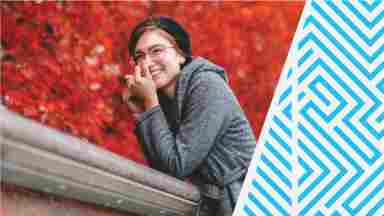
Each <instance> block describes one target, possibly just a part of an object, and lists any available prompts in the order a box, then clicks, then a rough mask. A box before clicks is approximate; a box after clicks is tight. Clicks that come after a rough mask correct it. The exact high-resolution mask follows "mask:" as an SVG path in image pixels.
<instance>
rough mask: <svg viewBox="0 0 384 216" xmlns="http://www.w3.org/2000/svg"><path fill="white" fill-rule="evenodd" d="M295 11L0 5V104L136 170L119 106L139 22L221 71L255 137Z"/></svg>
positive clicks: (293, 5)
mask: <svg viewBox="0 0 384 216" xmlns="http://www.w3.org/2000/svg"><path fill="white" fill-rule="evenodd" d="M303 4H304V3H303V2H244V3H242V2H217V1H214V2H146V1H142V2H103V1H100V2H98V1H93V2H70V1H58V2H54V1H49V2H42V3H37V2H34V1H30V2H4V3H1V6H0V7H1V26H2V28H1V49H2V52H3V53H4V54H3V57H2V63H1V71H2V77H1V78H2V84H3V88H2V89H1V95H2V102H3V103H4V104H5V105H6V106H7V107H8V108H9V109H10V110H13V111H16V112H18V113H20V114H22V115H24V116H27V117H29V118H32V119H35V120H37V121H40V122H41V123H43V124H45V125H48V126H50V127H53V128H57V129H60V130H62V131H65V132H67V133H70V134H73V135H75V136H78V137H80V138H83V139H86V140H88V141H90V142H92V143H95V144H96V145H99V146H101V147H103V148H106V149H108V150H110V151H113V152H115V153H118V154H120V155H122V156H125V157H127V158H130V159H132V160H135V161H137V162H140V163H143V164H146V161H145V160H144V157H143V154H142V152H141V149H140V146H139V145H138V143H137V141H136V139H135V137H134V135H133V133H132V131H133V127H134V126H133V121H132V119H131V116H130V114H129V112H128V110H127V108H126V106H125V105H124V104H123V103H122V101H121V96H120V94H121V90H122V89H123V88H124V83H123V82H122V81H121V80H122V77H123V75H124V74H125V73H127V72H128V71H129V70H130V68H129V65H128V64H127V56H126V52H127V41H128V37H129V34H130V31H131V29H132V27H133V26H134V25H135V24H136V23H137V22H138V21H140V20H142V19H143V18H145V17H146V16H147V15H150V14H153V15H166V16H171V17H174V18H175V19H176V20H178V21H179V22H180V23H181V24H182V25H184V26H185V27H186V29H187V30H188V31H189V32H190V34H191V37H192V45H193V50H194V53H195V55H200V56H204V57H207V58H209V59H211V60H212V61H214V62H216V63H218V64H220V65H222V66H223V67H224V68H226V69H227V71H228V73H229V77H230V84H231V86H232V87H233V89H234V91H235V93H236V95H237V96H238V98H239V100H240V103H241V104H242V106H243V108H244V110H245V112H246V114H247V116H248V117H249V119H250V121H251V124H252V126H253V129H254V131H255V134H256V135H258V134H259V133H260V129H261V126H262V123H263V121H264V118H265V114H266V112H267V109H268V107H269V103H270V101H271V98H272V95H273V91H274V88H275V86H276V84H277V80H278V77H279V74H280V71H281V70H282V66H283V63H284V61H285V58H286V56H287V52H288V48H289V46H290V42H291V40H292V37H293V33H294V31H295V29H296V25H297V22H298V18H299V15H300V12H301V10H302V8H303Z"/></svg>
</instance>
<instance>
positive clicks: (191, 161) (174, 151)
mask: <svg viewBox="0 0 384 216" xmlns="http://www.w3.org/2000/svg"><path fill="white" fill-rule="evenodd" d="M159 100H160V106H157V107H154V108H152V109H151V110H148V111H146V112H144V113H143V114H142V115H141V116H140V118H139V119H138V121H137V127H136V130H135V133H136V136H137V137H138V139H139V141H140V143H141V144H142V145H143V149H144V154H145V156H146V158H147V160H148V161H149V163H150V165H151V167H153V168H155V169H158V170H160V171H163V172H166V173H168V174H170V175H173V176H175V177H177V178H184V177H190V178H191V180H192V182H193V183H194V184H196V185H197V186H198V187H200V188H202V187H203V186H204V184H213V185H217V186H218V187H219V188H220V190H221V192H222V193H223V197H222V199H221V200H220V204H219V207H218V208H219V209H218V211H217V215H221V216H222V215H231V214H232V210H233V208H234V205H235V203H236V200H237V198H238V195H239V193H240V189H241V185H242V182H243V179H244V175H245V173H246V171H247V167H248V165H249V162H250V160H251V158H252V155H253V150H254V148H255V145H256V141H255V137H254V135H253V132H252V128H251V126H250V124H249V122H248V120H247V119H246V117H245V114H244V112H243V111H242V109H241V107H240V105H239V103H238V101H237V99H236V97H235V95H234V94H233V92H232V90H231V89H230V87H229V85H228V83H227V78H226V75H225V71H224V69H223V68H221V67H219V66H217V65H215V64H213V63H211V62H209V61H208V60H206V59H204V58H201V57H196V58H194V59H193V60H192V62H190V63H189V64H187V65H186V66H185V67H184V68H183V69H182V71H181V74H180V77H179V78H178V80H177V83H176V94H175V98H174V99H170V98H168V97H166V96H164V95H162V94H160V93H159Z"/></svg>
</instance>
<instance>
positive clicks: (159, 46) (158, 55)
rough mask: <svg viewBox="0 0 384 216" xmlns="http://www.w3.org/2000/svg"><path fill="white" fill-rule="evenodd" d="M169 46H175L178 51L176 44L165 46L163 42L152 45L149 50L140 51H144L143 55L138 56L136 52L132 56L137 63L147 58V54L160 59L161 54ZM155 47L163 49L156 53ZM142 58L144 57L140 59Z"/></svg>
mask: <svg viewBox="0 0 384 216" xmlns="http://www.w3.org/2000/svg"><path fill="white" fill-rule="evenodd" d="M168 48H173V49H175V50H176V51H177V49H176V47H175V46H163V45H161V44H155V45H153V46H152V47H150V48H149V49H148V51H147V52H143V51H140V53H142V56H136V54H134V55H133V56H132V58H133V60H134V62H135V63H136V64H137V63H139V62H141V61H144V60H145V59H146V56H147V55H148V56H149V57H151V59H159V58H161V56H162V55H163V54H164V53H165V51H166V49H168ZM155 49H161V50H159V53H154V50H155ZM140 55H141V54H140ZM140 59H142V60H140Z"/></svg>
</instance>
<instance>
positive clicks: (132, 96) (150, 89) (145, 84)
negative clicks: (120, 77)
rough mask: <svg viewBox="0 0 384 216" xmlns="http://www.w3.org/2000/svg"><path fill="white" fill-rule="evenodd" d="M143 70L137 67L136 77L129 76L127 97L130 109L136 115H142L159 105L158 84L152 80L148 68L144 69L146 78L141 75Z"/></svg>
mask: <svg viewBox="0 0 384 216" xmlns="http://www.w3.org/2000/svg"><path fill="white" fill-rule="evenodd" d="M141 71H142V69H141V68H140V67H139V66H136V67H135V73H134V75H127V76H126V78H127V86H128V89H127V90H126V92H125V93H124V94H125V97H126V99H127V100H126V102H127V104H128V108H129V109H130V110H131V111H132V112H134V113H142V112H144V111H145V110H148V109H151V108H153V107H155V106H157V105H159V100H158V97H157V93H156V84H155V82H154V81H153V79H152V75H151V74H150V72H149V70H148V68H145V69H144V76H142V75H141Z"/></svg>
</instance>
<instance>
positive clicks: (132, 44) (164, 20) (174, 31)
mask: <svg viewBox="0 0 384 216" xmlns="http://www.w3.org/2000/svg"><path fill="white" fill-rule="evenodd" d="M151 28H154V29H161V30H164V31H165V32H167V33H168V34H170V35H171V36H172V37H173V38H174V39H175V42H176V44H177V46H178V48H179V49H180V50H181V51H182V52H183V55H184V56H185V57H186V59H187V61H186V62H189V61H190V59H191V57H192V49H191V41H190V39H189V35H188V33H187V32H186V31H185V30H184V29H183V27H181V25H180V24H178V23H177V22H176V21H174V20H173V19H171V18H169V17H164V16H160V17H150V18H148V19H145V20H144V21H142V22H140V23H139V24H138V25H137V26H136V27H135V28H134V29H133V31H132V33H131V37H130V39H129V43H128V49H129V54H130V55H131V56H133V55H134V53H135V49H136V44H137V42H138V41H139V39H140V37H141V35H142V34H143V33H144V32H145V31H146V30H148V29H151Z"/></svg>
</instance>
